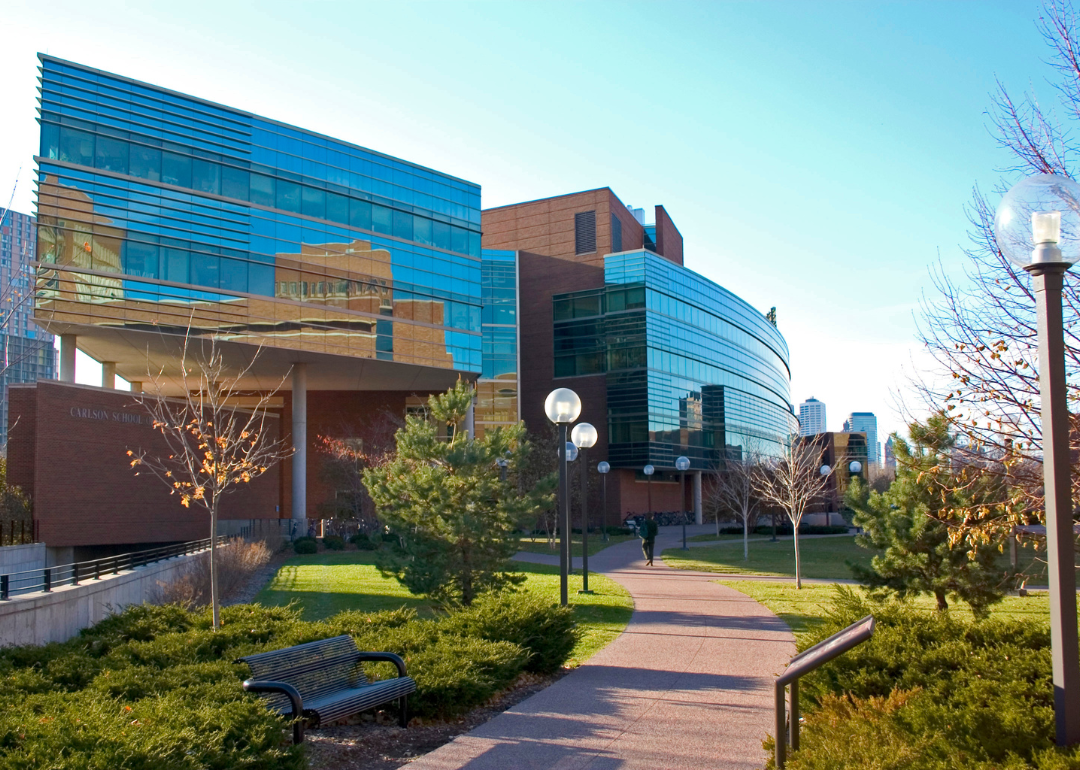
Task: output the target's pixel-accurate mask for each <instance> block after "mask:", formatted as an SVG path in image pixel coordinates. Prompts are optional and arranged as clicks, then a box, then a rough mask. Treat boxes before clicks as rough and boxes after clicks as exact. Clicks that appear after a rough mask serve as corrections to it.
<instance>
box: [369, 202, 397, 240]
mask: <svg viewBox="0 0 1080 770" xmlns="http://www.w3.org/2000/svg"><path fill="white" fill-rule="evenodd" d="M371 229H372V230H374V231H375V232H377V233H383V234H385V235H391V234H392V233H393V232H394V222H393V217H392V216H391V213H390V209H388V208H386V206H380V205H379V204H377V203H373V204H371Z"/></svg>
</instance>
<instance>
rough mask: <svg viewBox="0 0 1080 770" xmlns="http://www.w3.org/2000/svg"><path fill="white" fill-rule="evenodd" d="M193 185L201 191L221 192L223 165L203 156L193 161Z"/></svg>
mask: <svg viewBox="0 0 1080 770" xmlns="http://www.w3.org/2000/svg"><path fill="white" fill-rule="evenodd" d="M191 186H192V188H193V189H195V190H198V191H199V192H204V193H211V194H213V195H220V194H221V166H220V165H218V164H217V163H211V162H210V161H208V160H202V159H201V158H193V159H192V161H191Z"/></svg>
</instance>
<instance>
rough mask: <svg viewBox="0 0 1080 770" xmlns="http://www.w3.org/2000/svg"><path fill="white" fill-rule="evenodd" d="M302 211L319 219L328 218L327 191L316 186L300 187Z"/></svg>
mask: <svg viewBox="0 0 1080 770" xmlns="http://www.w3.org/2000/svg"><path fill="white" fill-rule="evenodd" d="M300 200H301V204H302V205H301V213H302V214H304V215H305V216H309V217H315V218H317V219H325V218H326V191H325V190H318V189H316V188H314V187H307V186H304V187H302V188H300Z"/></svg>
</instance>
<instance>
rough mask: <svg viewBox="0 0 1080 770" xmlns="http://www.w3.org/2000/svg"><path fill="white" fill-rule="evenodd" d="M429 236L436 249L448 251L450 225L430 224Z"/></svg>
mask: <svg viewBox="0 0 1080 770" xmlns="http://www.w3.org/2000/svg"><path fill="white" fill-rule="evenodd" d="M431 236H432V240H433V241H434V242H435V244H434V245H435V247H436V248H440V249H446V250H447V251H449V250H450V225H448V224H446V223H445V222H432V223H431Z"/></svg>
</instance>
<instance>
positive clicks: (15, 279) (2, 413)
mask: <svg viewBox="0 0 1080 770" xmlns="http://www.w3.org/2000/svg"><path fill="white" fill-rule="evenodd" d="M36 225H37V222H36V220H35V219H34V218H33V217H30V216H27V215H26V214H20V213H18V212H17V211H8V210H5V209H0V298H2V299H3V307H2V308H0V313H3V315H2V316H0V318H3V321H4V322H3V325H2V326H0V449H2V448H3V447H6V446H7V427H8V418H7V386H8V384H9V383H17V382H36V381H37V380H39V379H42V380H52V379H55V378H56V350H55V349H54V348H53V336H52V335H51V334H47V333H46V332H44V331H42V330H41V329H39V328H38V327H37V325H36V324H35V323H34V322H33V321H32V320H31V318H30V316H31V314H32V313H33V311H34V303H33V301H32V300H30V299H28V295H29V294H30V293H31V292H32V291H33V288H32V287H33V282H34V271H33V268H32V267H31V266H30V263H31V262H32V261H33V259H34V245H35V243H37V227H36Z"/></svg>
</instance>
